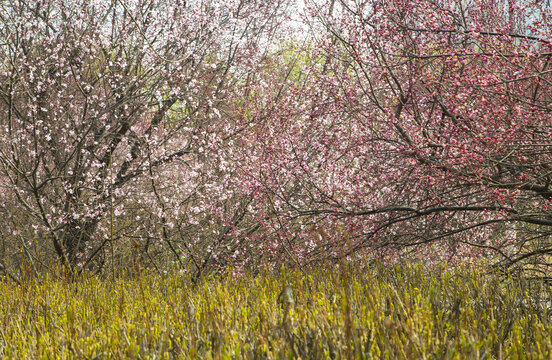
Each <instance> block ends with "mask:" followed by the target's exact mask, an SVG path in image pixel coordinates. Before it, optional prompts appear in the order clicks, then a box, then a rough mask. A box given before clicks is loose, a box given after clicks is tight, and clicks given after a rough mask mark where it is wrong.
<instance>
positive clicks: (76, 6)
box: [0, 0, 288, 268]
mask: <svg viewBox="0 0 552 360" xmlns="http://www.w3.org/2000/svg"><path fill="white" fill-rule="evenodd" d="M287 11H288V8H287V6H286V3H285V1H249V0H236V1H233V0H231V1H224V2H219V1H157V0H154V1H142V0H111V1H109V0H90V1H77V2H75V1H68V0H38V1H27V0H15V1H11V2H8V3H6V2H3V3H2V4H1V5H0V179H1V180H2V184H1V186H2V188H1V194H0V214H1V216H2V217H5V218H6V219H10V220H6V224H7V225H6V226H7V228H4V229H3V231H5V229H8V228H9V234H6V235H10V236H14V237H18V238H20V239H21V240H22V244H23V246H26V247H32V246H36V245H37V244H39V245H40V246H43V245H44V246H46V245H47V244H51V248H52V250H53V251H54V253H55V254H56V256H57V257H58V258H59V259H60V260H62V262H64V263H66V264H70V265H71V266H72V267H75V266H76V267H80V268H82V267H84V266H86V265H88V264H91V263H92V262H93V261H100V262H102V261H105V258H106V256H107V255H106V249H108V248H110V249H111V250H112V251H113V249H117V240H118V239H122V238H126V239H133V240H134V241H135V242H136V243H137V246H139V247H140V248H144V247H145V251H146V252H147V250H148V247H149V246H150V245H153V244H155V245H159V246H167V247H169V248H170V249H171V251H172V252H173V253H174V254H179V253H180V250H178V249H179V248H184V247H185V246H184V245H185V244H184V245H182V244H181V246H177V245H175V244H173V243H171V241H172V240H173V239H175V237H176V235H175V234H176V230H177V229H178V224H179V223H180V224H182V223H184V222H185V223H186V224H187V225H189V224H194V223H199V222H200V221H201V220H202V218H201V216H200V214H204V215H203V219H205V218H206V217H208V216H207V215H205V214H206V213H208V212H214V209H212V207H213V206H214V204H215V202H211V201H208V200H205V199H206V198H207V197H209V198H210V199H214V198H219V199H220V201H221V202H224V201H225V200H228V199H229V198H230V197H231V196H229V195H227V191H228V189H227V187H226V186H224V176H222V175H221V172H222V174H223V175H224V163H221V159H220V158H217V156H218V155H217V154H218V152H219V151H220V149H221V148H222V147H223V146H225V144H226V143H225V142H228V141H229V137H231V136H232V134H233V131H232V130H231V129H229V128H228V124H229V123H228V122H227V121H226V120H224V119H225V118H226V117H229V118H230V117H232V116H233V114H234V111H237V110H236V109H237V108H238V106H237V105H236V104H237V100H236V97H237V96H238V97H239V96H241V95H242V94H243V93H244V91H245V90H244V88H245V87H246V86H247V81H246V74H247V73H249V72H252V71H255V69H256V67H257V66H258V64H260V63H262V62H263V61H264V58H265V54H266V52H267V51H268V49H270V46H271V44H272V43H273V42H274V41H275V39H277V34H278V33H277V29H278V28H279V26H280V25H281V24H282V23H283V22H284V20H285V19H286V12H287ZM219 176H220V178H218V180H219V181H218V183H217V184H215V185H213V184H214V179H216V178H217V177H219ZM202 199H203V200H202ZM238 203H239V201H238ZM217 204H220V202H219V203H217ZM209 206H211V207H209ZM238 207H239V206H238ZM222 208H223V209H224V207H222ZM228 211H229V213H231V214H232V215H234V214H235V213H236V211H238V210H236V209H229V210H228ZM223 212H224V211H223ZM219 213H220V210H219ZM238 213H239V211H238ZM22 214H23V215H24V216H23V215H22ZM221 216H222V215H221ZM229 216H230V215H229ZM236 216H239V215H236ZM230 217H231V216H230ZM182 240H183V241H184V240H186V241H189V238H188V236H186V235H182ZM108 245H109V246H108ZM102 259H103V260H102Z"/></svg>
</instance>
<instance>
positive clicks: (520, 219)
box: [246, 0, 552, 266]
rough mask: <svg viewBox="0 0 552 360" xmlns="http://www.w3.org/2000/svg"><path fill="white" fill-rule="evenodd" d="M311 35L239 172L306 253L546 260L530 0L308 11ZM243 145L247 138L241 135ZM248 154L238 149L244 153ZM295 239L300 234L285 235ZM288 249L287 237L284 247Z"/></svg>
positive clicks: (551, 196) (548, 228)
mask: <svg viewBox="0 0 552 360" xmlns="http://www.w3.org/2000/svg"><path fill="white" fill-rule="evenodd" d="M307 3H308V8H307V16H308V20H309V23H310V24H311V26H312V28H313V33H314V37H313V39H312V40H311V42H310V43H309V47H308V48H307V50H306V51H308V54H309V58H310V60H309V64H308V66H305V65H304V64H303V69H308V70H307V71H305V70H303V71H302V72H301V73H300V74H299V77H301V76H303V77H306V76H308V77H309V79H308V80H305V81H296V82H295V85H294V86H295V90H294V91H295V92H296V94H295V95H294V94H293V92H290V96H289V97H288V100H287V102H282V107H281V108H282V109H283V111H282V112H281V115H280V116H277V117H274V118H273V119H274V120H273V122H272V123H270V124H269V125H268V126H267V128H260V129H259V130H256V131H252V132H250V134H249V135H250V138H251V139H260V138H262V139H263V141H264V142H265V143H267V144H269V145H268V146H265V147H263V149H258V150H257V151H255V154H250V155H248V156H249V157H250V158H252V157H253V156H257V157H258V158H259V160H258V161H259V163H261V164H262V165H257V166H255V167H251V168H250V169H249V170H248V171H246V173H247V174H248V176H249V178H250V179H251V186H252V187H254V188H256V189H257V191H258V194H260V195H259V196H260V197H262V196H265V197H267V198H270V201H271V203H270V204H271V206H270V208H271V210H272V212H273V213H274V214H276V216H277V218H278V219H279V224H280V225H282V226H281V228H282V229H285V228H286V226H287V228H289V229H293V228H294V227H295V229H298V230H296V231H291V233H292V234H294V237H293V239H294V240H295V241H294V242H293V243H290V244H286V242H285V241H284V242H283V243H282V245H281V246H288V247H289V248H290V249H292V250H294V251H295V253H296V254H301V256H302V257H303V258H304V259H305V260H306V261H309V259H313V258H314V259H316V258H319V256H323V257H325V258H327V257H328V256H339V255H340V254H341V255H354V254H357V255H367V256H374V255H381V256H384V257H385V258H387V259H393V258H396V259H398V258H401V257H403V256H405V255H408V254H410V255H413V256H419V257H420V258H422V259H423V260H429V259H431V258H433V259H439V260H442V259H449V260H451V261H452V260H458V261H460V260H465V259H470V260H473V259H479V258H481V257H483V256H493V259H494V260H499V261H500V262H501V263H502V264H505V265H506V266H510V265H512V264H516V263H518V262H520V261H523V260H526V259H532V260H533V261H537V262H541V263H543V264H545V265H547V264H548V258H547V256H546V255H547V254H549V253H550V252H552V244H551V243H550V236H551V235H552V212H551V211H552V209H551V208H550V205H551V200H552V187H551V181H552V156H551V154H552V152H551V147H552V141H551V139H552V111H551V110H552V107H551V106H552V102H551V101H552V97H551V94H552V70H551V68H550V66H551V64H550V61H551V57H552V43H551V41H550V39H552V25H551V24H552V21H551V20H552V19H551V17H550V16H551V15H552V12H551V8H550V7H549V6H548V5H547V4H546V3H544V2H540V1H520V2H516V1H515V0H511V1H508V2H498V3H497V2H491V1H486V0H476V1H470V2H465V1H424V0H419V1H418V0H405V1H402V0H397V1H395V0H391V1H362V0H351V1H348V0H341V1H334V0H329V1H310V2H307ZM251 141H256V140H251ZM252 151H253V150H252ZM301 229H303V230H302V231H301ZM287 239H289V237H287Z"/></svg>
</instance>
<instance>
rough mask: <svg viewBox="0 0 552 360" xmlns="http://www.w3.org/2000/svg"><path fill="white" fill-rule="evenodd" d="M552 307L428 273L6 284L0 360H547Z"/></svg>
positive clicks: (0, 307) (484, 282) (511, 285)
mask: <svg viewBox="0 0 552 360" xmlns="http://www.w3.org/2000/svg"><path fill="white" fill-rule="evenodd" d="M286 284H288V285H289V286H290V288H291V292H292V294H288V295H291V296H279V294H280V292H281V291H282V290H283V289H284V288H285V287H286ZM551 295H552V290H551V288H550V287H549V286H547V285H545V284H543V283H539V282H538V281H529V280H527V279H525V280H524V279H520V278H513V277H510V278H507V277H503V276H502V277H500V276H498V275H489V274H484V273H482V272H480V271H478V270H476V269H474V268H462V269H446V268H445V267H443V268H441V269H432V270H427V269H424V268H423V267H422V266H420V265H409V266H401V267H393V268H389V267H383V266H381V267H380V266H376V267H372V268H369V269H363V270H361V269H359V268H349V269H347V270H346V271H344V270H343V269H342V270H338V269H330V268H320V269H318V270H311V271H308V272H306V273H305V272H298V271H294V272H287V273H285V271H282V272H281V273H276V274H275V273H268V272H267V273H261V274H257V275H256V276H249V275H244V276H241V277H230V276H228V277H211V278H205V279H202V281H200V282H199V283H198V284H194V283H193V282H192V281H190V279H189V278H186V277H183V276H180V275H178V274H176V273H175V274H173V275H166V276H163V277H161V276H159V275H153V274H142V275H140V276H119V277H117V278H115V279H112V278H107V279H100V278H97V277H86V276H85V277H82V278H79V279H76V280H71V281H69V280H67V279H63V278H59V277H56V276H54V275H50V276H46V277H45V278H43V279H42V280H40V281H39V280H36V279H27V280H23V281H22V282H21V285H18V284H16V283H13V282H10V281H8V280H6V281H4V282H0V321H1V324H0V358H2V359H24V358H25V359H66V358H71V359H72V358H75V359H122V358H129V359H287V358H301V359H334V358H345V359H347V358H355V359H372V358H375V359H381V358H384V359H424V358H425V359H522V358H549V356H550V353H551V350H552V343H551V340H552V334H551V331H552V327H551V325H550V311H551V310H552V305H551V302H550V300H552V296H551Z"/></svg>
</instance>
